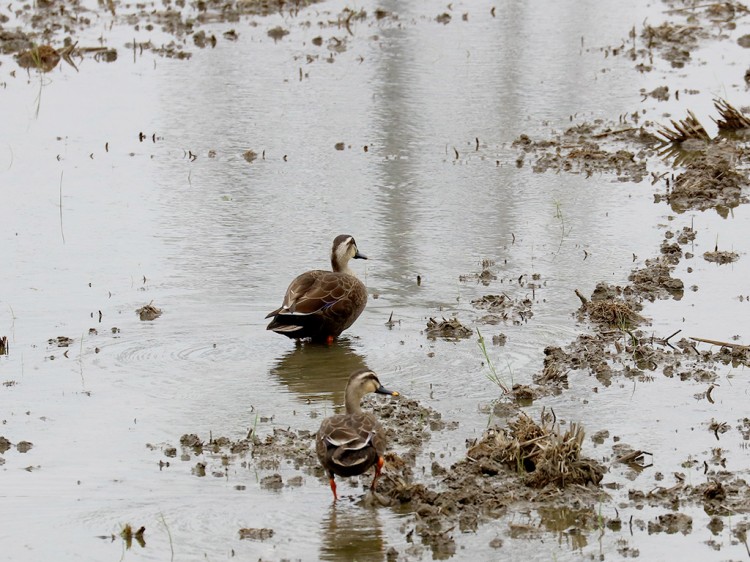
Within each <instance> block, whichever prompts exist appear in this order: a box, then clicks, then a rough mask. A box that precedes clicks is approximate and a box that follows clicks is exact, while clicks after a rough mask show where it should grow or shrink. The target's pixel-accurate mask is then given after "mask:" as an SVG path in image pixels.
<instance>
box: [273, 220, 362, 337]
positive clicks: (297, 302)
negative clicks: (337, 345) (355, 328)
mask: <svg viewBox="0 0 750 562" xmlns="http://www.w3.org/2000/svg"><path fill="white" fill-rule="evenodd" d="M352 258H353V259H363V260H366V259H367V257H366V256H364V255H363V254H361V253H359V250H357V243H356V242H355V241H354V238H352V237H351V236H349V235H348V234H341V235H339V236H337V237H336V238H335V239H334V240H333V247H332V248H331V269H332V270H333V271H323V270H321V269H314V270H312V271H306V272H305V273H303V274H301V275H299V276H298V277H297V278H296V279H295V280H294V281H292V282H291V284H290V285H289V288H288V289H287V290H286V295H284V302H283V303H282V305H281V307H279V308H277V309H276V310H274V311H273V312H270V313H269V314H268V316H266V318H270V317H273V320H271V322H270V323H269V324H268V327H267V328H266V329H267V330H273V331H274V332H277V333H279V334H284V335H285V336H287V337H289V338H294V339H302V338H310V339H311V340H314V341H325V342H328V343H330V342H332V341H333V340H334V339H336V338H337V337H338V336H339V335H340V334H341V332H343V331H344V330H346V329H347V328H348V327H349V326H351V325H352V324H354V321H355V320H356V319H357V317H358V316H359V315H360V314H361V313H362V311H363V310H364V309H365V304H367V289H366V288H365V286H364V284H363V283H362V282H361V281H360V280H359V279H357V278H356V277H355V276H354V272H353V271H352V270H351V269H349V260H350V259H352Z"/></svg>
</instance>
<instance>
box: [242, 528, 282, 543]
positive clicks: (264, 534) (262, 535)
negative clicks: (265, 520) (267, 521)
mask: <svg viewBox="0 0 750 562" xmlns="http://www.w3.org/2000/svg"><path fill="white" fill-rule="evenodd" d="M239 534H240V540H243V541H246V540H251V541H264V540H266V539H270V538H271V537H273V535H274V530H273V529H267V528H262V529H250V528H247V529H240V531H239Z"/></svg>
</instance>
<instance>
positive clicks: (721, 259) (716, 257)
mask: <svg viewBox="0 0 750 562" xmlns="http://www.w3.org/2000/svg"><path fill="white" fill-rule="evenodd" d="M703 259H704V260H706V261H710V262H713V263H719V264H722V263H734V262H736V261H737V260H738V259H740V255H739V254H738V253H737V252H728V251H719V250H715V251H713V252H705V253H704V254H703Z"/></svg>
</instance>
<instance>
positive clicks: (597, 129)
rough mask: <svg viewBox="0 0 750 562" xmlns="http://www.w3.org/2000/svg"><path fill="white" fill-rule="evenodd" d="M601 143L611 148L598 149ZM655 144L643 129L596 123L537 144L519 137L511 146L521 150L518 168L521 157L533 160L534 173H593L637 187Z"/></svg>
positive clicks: (522, 136) (646, 172) (578, 127)
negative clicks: (527, 156)
mask: <svg viewBox="0 0 750 562" xmlns="http://www.w3.org/2000/svg"><path fill="white" fill-rule="evenodd" d="M603 140H611V142H612V144H613V146H612V147H611V148H610V147H603V146H601V144H600V141H603ZM656 141H657V138H656V137H655V136H654V135H652V134H651V133H649V132H648V131H646V130H645V129H644V128H643V127H633V126H630V127H626V126H623V125H621V124H617V125H615V124H612V127H606V126H605V125H604V123H603V122H602V121H596V122H594V123H593V124H592V123H582V124H580V125H577V126H575V127H571V128H569V129H567V130H566V131H565V132H564V133H562V134H558V135H557V136H555V137H553V138H551V139H544V140H540V141H534V140H532V139H531V138H530V137H529V136H528V135H525V134H522V135H521V136H519V137H518V138H517V139H516V140H515V141H513V144H512V146H513V147H514V148H519V149H521V150H522V154H521V155H519V157H518V159H517V164H518V165H519V166H520V165H523V160H524V157H525V155H533V156H534V157H535V161H534V163H533V164H532V169H533V171H534V172H537V173H542V172H546V171H548V170H554V171H556V172H568V173H573V174H583V175H585V176H586V177H590V176H591V175H593V174H594V173H613V174H616V175H617V177H618V180H619V181H632V182H635V183H638V182H640V181H642V180H643V178H645V177H646V176H647V175H648V171H647V167H646V164H647V161H646V158H647V156H648V153H647V149H648V148H650V147H651V146H652V145H654V144H655V143H656ZM626 143H627V145H628V146H627V147H626V146H625V144H626ZM630 147H638V148H637V149H636V150H637V152H632V151H631V150H628V149H627V148H630ZM644 147H645V148H644Z"/></svg>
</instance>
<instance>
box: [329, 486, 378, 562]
mask: <svg viewBox="0 0 750 562" xmlns="http://www.w3.org/2000/svg"><path fill="white" fill-rule="evenodd" d="M342 499H343V498H342ZM359 504H360V502H348V501H341V500H339V501H338V502H332V503H331V507H330V508H329V510H328V513H326V514H324V515H323V519H322V521H321V526H320V537H321V544H320V556H319V558H320V560H385V554H386V553H385V548H386V544H385V538H384V537H383V529H382V523H381V522H380V518H379V516H378V512H377V510H376V509H373V508H370V509H367V508H364V509H363V508H362V506H361V505H359Z"/></svg>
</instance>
